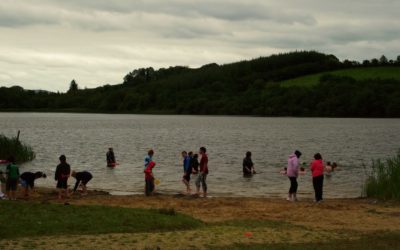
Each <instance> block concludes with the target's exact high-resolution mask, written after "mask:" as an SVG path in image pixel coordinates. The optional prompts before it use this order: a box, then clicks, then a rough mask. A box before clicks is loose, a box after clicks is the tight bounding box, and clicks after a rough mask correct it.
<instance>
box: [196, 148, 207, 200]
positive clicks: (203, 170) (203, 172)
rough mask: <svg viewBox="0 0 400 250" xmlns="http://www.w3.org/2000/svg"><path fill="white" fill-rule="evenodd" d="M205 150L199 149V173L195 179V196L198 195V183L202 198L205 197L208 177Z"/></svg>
mask: <svg viewBox="0 0 400 250" xmlns="http://www.w3.org/2000/svg"><path fill="white" fill-rule="evenodd" d="M206 152H207V150H206V148H205V147H201V148H200V155H201V160H200V173H199V175H198V176H197V179H196V188H197V195H200V183H201V186H202V188H203V196H204V197H207V183H206V179H207V175H208V156H207V154H206Z"/></svg>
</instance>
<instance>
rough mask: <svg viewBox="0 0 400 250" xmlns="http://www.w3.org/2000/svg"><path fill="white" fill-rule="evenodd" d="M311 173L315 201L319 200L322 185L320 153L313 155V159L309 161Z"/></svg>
mask: <svg viewBox="0 0 400 250" xmlns="http://www.w3.org/2000/svg"><path fill="white" fill-rule="evenodd" d="M311 173H312V177H313V186H314V192H315V202H321V201H322V192H323V191H322V190H323V185H324V163H323V162H322V156H321V154H320V153H316V154H315V155H314V160H313V161H312V162H311Z"/></svg>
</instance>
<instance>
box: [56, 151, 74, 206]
mask: <svg viewBox="0 0 400 250" xmlns="http://www.w3.org/2000/svg"><path fill="white" fill-rule="evenodd" d="M59 160H60V164H58V165H57V168H56V173H55V176H54V179H55V180H56V181H57V189H58V199H59V200H61V199H62V198H63V197H69V194H68V178H69V176H70V174H71V166H70V165H69V164H68V163H67V157H65V155H61V156H60V158H59Z"/></svg>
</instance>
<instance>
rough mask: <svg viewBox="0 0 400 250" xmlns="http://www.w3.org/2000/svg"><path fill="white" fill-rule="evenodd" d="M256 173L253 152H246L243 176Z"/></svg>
mask: <svg viewBox="0 0 400 250" xmlns="http://www.w3.org/2000/svg"><path fill="white" fill-rule="evenodd" d="M255 173H256V170H255V169H254V163H253V161H252V160H251V152H247V153H246V157H245V158H244V159H243V176H245V177H249V176H252V175H253V174H255Z"/></svg>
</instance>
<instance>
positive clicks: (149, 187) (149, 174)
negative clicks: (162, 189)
mask: <svg viewBox="0 0 400 250" xmlns="http://www.w3.org/2000/svg"><path fill="white" fill-rule="evenodd" d="M155 166H156V163H155V162H154V161H150V162H149V164H147V167H146V168H145V170H144V181H145V182H146V186H145V190H144V192H145V194H146V196H150V195H152V194H153V191H154V175H153V168H154V167H155Z"/></svg>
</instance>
